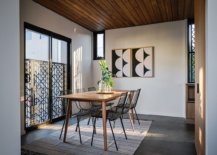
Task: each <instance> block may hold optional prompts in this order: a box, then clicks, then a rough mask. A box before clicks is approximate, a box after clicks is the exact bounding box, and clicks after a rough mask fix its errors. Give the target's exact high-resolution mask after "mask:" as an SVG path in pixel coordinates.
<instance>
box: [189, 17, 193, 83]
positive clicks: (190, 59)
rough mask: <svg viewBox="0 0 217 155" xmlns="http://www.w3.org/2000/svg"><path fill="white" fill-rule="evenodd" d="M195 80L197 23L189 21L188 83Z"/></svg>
mask: <svg viewBox="0 0 217 155" xmlns="http://www.w3.org/2000/svg"><path fill="white" fill-rule="evenodd" d="M194 82H195V25H194V22H193V20H189V21H188V83H194Z"/></svg>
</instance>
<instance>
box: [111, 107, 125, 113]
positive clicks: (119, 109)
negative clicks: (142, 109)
mask: <svg viewBox="0 0 217 155" xmlns="http://www.w3.org/2000/svg"><path fill="white" fill-rule="evenodd" d="M109 111H110V112H117V113H120V114H125V113H127V112H128V111H129V109H128V108H124V109H123V108H122V107H120V106H115V107H112V108H111V109H110V110H109Z"/></svg>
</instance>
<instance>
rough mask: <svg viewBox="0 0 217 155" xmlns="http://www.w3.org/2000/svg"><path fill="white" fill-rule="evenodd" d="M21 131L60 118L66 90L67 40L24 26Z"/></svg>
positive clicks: (68, 84)
mask: <svg viewBox="0 0 217 155" xmlns="http://www.w3.org/2000/svg"><path fill="white" fill-rule="evenodd" d="M24 28H25V30H24V32H25V37H24V38H25V65H24V67H25V68H24V71H25V75H24V77H25V82H24V89H25V90H24V96H25V110H24V111H25V129H26V130H31V129H32V128H35V127H37V126H38V125H40V124H43V123H47V122H55V121H57V120H59V119H62V118H63V116H64V113H65V108H64V104H63V101H62V100H61V99H59V98H57V96H60V95H61V94H63V92H64V91H65V90H68V89H70V86H71V84H70V81H71V80H70V43H71V39H69V38H66V37H64V36H61V35H59V34H56V33H53V32H50V31H48V30H45V29H42V28H39V27H36V26H34V25H31V24H28V23H25V24H24Z"/></svg>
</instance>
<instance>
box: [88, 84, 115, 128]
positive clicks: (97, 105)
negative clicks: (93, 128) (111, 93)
mask: <svg viewBox="0 0 217 155" xmlns="http://www.w3.org/2000/svg"><path fill="white" fill-rule="evenodd" d="M87 90H88V91H96V87H89V88H87ZM113 104H114V103H107V104H106V106H107V107H110V108H111V107H112V105H113ZM91 105H92V108H94V110H96V109H99V110H100V109H101V108H102V104H101V103H97V102H91ZM90 119H91V117H89V119H88V122H87V125H89V124H90Z"/></svg>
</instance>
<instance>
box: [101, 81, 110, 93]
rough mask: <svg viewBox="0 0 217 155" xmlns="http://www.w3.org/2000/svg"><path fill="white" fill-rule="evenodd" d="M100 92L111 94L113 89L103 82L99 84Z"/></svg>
mask: <svg viewBox="0 0 217 155" xmlns="http://www.w3.org/2000/svg"><path fill="white" fill-rule="evenodd" d="M98 91H99V92H102V93H109V92H111V91H112V88H111V86H109V85H108V84H107V83H106V82H105V81H103V80H101V81H100V82H99V89H98Z"/></svg>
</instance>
